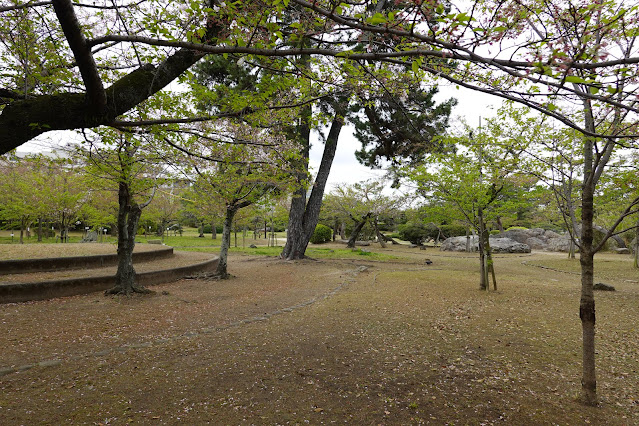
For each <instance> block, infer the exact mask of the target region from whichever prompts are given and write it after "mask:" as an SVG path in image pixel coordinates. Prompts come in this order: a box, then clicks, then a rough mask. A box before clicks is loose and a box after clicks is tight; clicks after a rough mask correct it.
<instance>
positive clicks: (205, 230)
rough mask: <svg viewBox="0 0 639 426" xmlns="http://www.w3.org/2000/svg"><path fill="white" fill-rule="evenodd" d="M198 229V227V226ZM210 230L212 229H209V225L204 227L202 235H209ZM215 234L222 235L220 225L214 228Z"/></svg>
mask: <svg viewBox="0 0 639 426" xmlns="http://www.w3.org/2000/svg"><path fill="white" fill-rule="evenodd" d="M198 229H200V227H199V226H198ZM212 230H213V228H212V227H211V225H210V224H208V225H204V233H205V234H210V233H211V231H212ZM215 232H216V233H218V234H221V233H222V225H216V226H215Z"/></svg>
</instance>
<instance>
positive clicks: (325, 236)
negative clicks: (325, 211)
mask: <svg viewBox="0 0 639 426" xmlns="http://www.w3.org/2000/svg"><path fill="white" fill-rule="evenodd" d="M331 238H333V230H332V229H331V228H329V227H328V226H326V225H322V224H321V223H320V224H318V225H317V226H316V227H315V231H314V232H313V236H312V237H311V242H312V243H313V244H322V243H325V242H328V241H330V240H331Z"/></svg>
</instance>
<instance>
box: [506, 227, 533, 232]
mask: <svg viewBox="0 0 639 426" xmlns="http://www.w3.org/2000/svg"><path fill="white" fill-rule="evenodd" d="M527 229H528V228H526V227H525V226H511V227H510V228H508V229H506V231H525V230H527Z"/></svg>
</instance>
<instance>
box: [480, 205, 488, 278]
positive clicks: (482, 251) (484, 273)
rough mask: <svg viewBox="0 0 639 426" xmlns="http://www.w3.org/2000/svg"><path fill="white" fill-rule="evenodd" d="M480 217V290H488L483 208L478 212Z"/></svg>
mask: <svg viewBox="0 0 639 426" xmlns="http://www.w3.org/2000/svg"><path fill="white" fill-rule="evenodd" d="M478 217H479V289H480V290H488V280H487V271H486V247H485V245H484V244H485V243H484V228H485V224H484V212H483V210H482V209H481V208H479V210H478Z"/></svg>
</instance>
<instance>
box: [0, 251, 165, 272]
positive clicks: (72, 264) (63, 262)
mask: <svg viewBox="0 0 639 426" xmlns="http://www.w3.org/2000/svg"><path fill="white" fill-rule="evenodd" d="M171 256H173V247H164V248H162V249H159V250H150V251H141V252H137V253H136V252H133V261H134V262H147V261H150V260H155V259H164V258H167V257H171ZM117 264H118V255H117V253H113V254H98V255H91V256H70V257H50V258H40V259H16V260H13V259H12V260H1V261H0V275H9V274H28V273H31V272H53V271H64V270H71V269H91V268H103V267H106V266H114V265H117Z"/></svg>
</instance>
